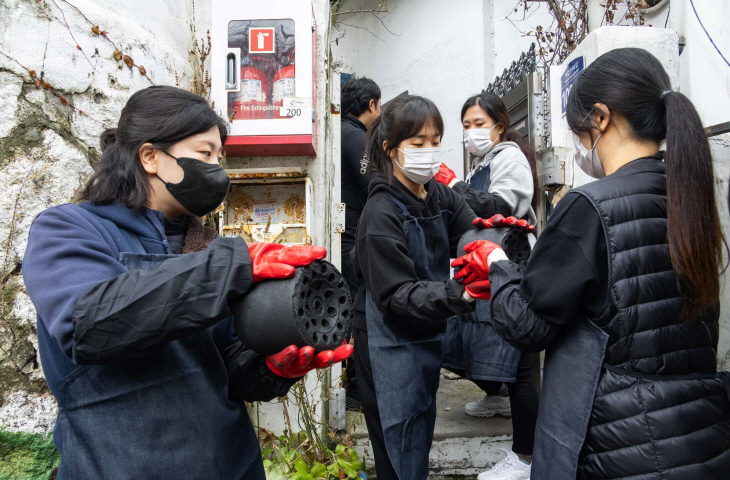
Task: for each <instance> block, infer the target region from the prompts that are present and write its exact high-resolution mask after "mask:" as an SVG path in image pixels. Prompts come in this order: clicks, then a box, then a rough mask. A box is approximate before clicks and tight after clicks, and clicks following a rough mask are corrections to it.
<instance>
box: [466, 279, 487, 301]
mask: <svg viewBox="0 0 730 480" xmlns="http://www.w3.org/2000/svg"><path fill="white" fill-rule="evenodd" d="M466 293H468V294H469V295H470V296H471V297H472V298H476V299H477V300H489V299H490V298H492V286H491V285H490V284H489V280H479V281H476V282H474V283H471V284H469V285H467V286H466Z"/></svg>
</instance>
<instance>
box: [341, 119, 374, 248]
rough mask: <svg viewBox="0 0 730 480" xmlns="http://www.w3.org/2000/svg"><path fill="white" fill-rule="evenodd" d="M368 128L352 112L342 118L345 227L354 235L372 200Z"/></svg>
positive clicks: (342, 178)
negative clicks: (366, 156) (366, 145)
mask: <svg viewBox="0 0 730 480" xmlns="http://www.w3.org/2000/svg"><path fill="white" fill-rule="evenodd" d="M366 131H367V129H366V128H365V125H364V124H363V123H362V122H361V121H360V120H358V119H357V118H355V117H353V116H351V115H345V116H344V117H343V118H342V125H341V133H340V135H341V136H340V143H341V153H342V168H341V170H340V181H341V183H342V203H344V204H345V205H346V206H347V209H346V210H345V230H346V231H347V233H348V234H350V235H352V236H353V237H354V235H355V230H357V221H358V220H359V219H360V215H361V214H362V210H363V208H365V202H367V200H368V184H369V183H370V177H369V176H368V172H367V166H368V161H367V159H366V158H365V144H366V143H367V133H365V132H366Z"/></svg>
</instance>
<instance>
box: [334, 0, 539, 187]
mask: <svg viewBox="0 0 730 480" xmlns="http://www.w3.org/2000/svg"><path fill="white" fill-rule="evenodd" d="M378 3H379V2H378V1H376V0H373V1H370V2H365V3H363V2H362V1H361V0H351V1H346V2H344V3H343V5H342V7H341V9H340V11H342V12H347V11H352V10H363V9H369V8H374V7H375V6H377V4H378ZM515 3H516V2H515ZM445 5H446V4H444V2H443V1H440V0H400V1H389V2H388V3H387V8H388V12H389V13H388V14H387V15H386V14H381V15H380V17H381V20H382V23H381V20H378V19H377V18H375V16H374V15H372V14H369V13H368V14H349V15H338V16H337V24H336V28H337V29H336V30H334V31H333V34H332V35H333V38H334V37H338V36H341V35H343V34H344V36H343V37H342V38H339V39H338V41H337V44H334V45H333V55H334V58H335V61H339V62H342V66H341V71H343V72H347V73H356V74H357V75H358V76H366V77H369V78H372V79H373V80H374V81H375V82H377V83H378V85H380V88H381V90H382V94H383V101H384V102H385V101H387V100H390V99H391V98H393V97H394V96H396V95H398V94H399V93H401V92H403V91H405V90H408V92H409V93H411V94H414V95H422V96H425V97H427V98H429V99H431V100H433V101H434V102H435V103H436V105H437V106H438V108H439V110H440V111H441V115H442V117H443V118H444V124H445V135H444V139H443V150H444V152H443V157H442V159H443V161H444V162H445V163H446V164H447V165H448V166H449V167H450V168H452V169H453V170H454V171H455V172H456V174H457V176H459V177H460V178H463V176H462V175H463V156H462V155H463V154H462V146H461V141H462V134H461V119H460V116H459V115H460V113H461V107H462V105H463V104H464V101H465V100H466V99H467V98H468V97H469V96H471V95H473V94H475V93H479V92H480V91H481V90H482V89H483V88H486V86H487V85H488V84H489V82H491V81H493V80H494V77H495V76H497V75H498V74H501V73H502V70H504V69H505V68H507V67H509V65H510V63H512V61H514V60H517V59H518V58H519V55H520V53H522V52H523V51H525V50H527V49H528V48H529V46H530V43H531V41H532V40H531V39H530V38H528V37H522V36H521V33H520V31H519V30H518V28H521V29H523V30H524V31H528V30H530V29H534V26H535V25H537V24H539V19H541V18H544V15H545V14H546V8H545V7H544V6H542V7H541V6H539V5H538V6H537V7H532V8H531V10H530V13H532V15H531V16H530V17H529V18H527V20H525V21H521V18H522V15H521V13H520V14H519V15H517V14H514V15H511V16H510V19H511V20H512V21H513V22H514V23H515V24H517V25H518V27H515V26H514V25H512V23H510V21H508V20H507V19H506V17H507V16H508V15H509V14H510V12H512V13H514V12H513V8H512V7H513V2H511V1H499V0H494V1H492V0H456V1H451V2H448V6H446V8H445ZM533 12H534V13H533ZM536 22H537V23H536ZM383 24H384V25H383ZM523 25H524V28H523V27H522V26H523ZM388 30H390V32H392V33H390V32H389V31H388Z"/></svg>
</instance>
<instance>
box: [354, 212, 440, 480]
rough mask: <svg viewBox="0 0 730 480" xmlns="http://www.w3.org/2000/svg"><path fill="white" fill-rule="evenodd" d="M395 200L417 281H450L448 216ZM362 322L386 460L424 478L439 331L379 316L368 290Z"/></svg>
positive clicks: (405, 474) (404, 478)
mask: <svg viewBox="0 0 730 480" xmlns="http://www.w3.org/2000/svg"><path fill="white" fill-rule="evenodd" d="M393 200H394V201H395V203H396V204H397V205H398V206H399V207H400V209H401V211H402V214H403V218H404V223H403V227H404V231H405V237H406V246H407V247H408V257H409V258H410V259H411V260H413V263H414V266H415V268H416V274H417V275H418V280H419V281H433V282H442V281H445V280H448V279H449V278H450V273H451V272H450V269H449V218H448V217H449V212H448V211H447V210H441V212H440V213H439V214H438V215H436V216H434V217H427V218H426V217H423V218H416V217H414V216H413V215H411V214H410V213H408V210H407V209H406V207H405V205H403V203H402V202H400V201H398V200H396V199H395V198H393ZM365 318H366V321H367V327H368V342H369V348H368V350H369V351H368V353H369V355H370V363H371V367H372V371H373V380H374V383H375V393H376V397H377V401H378V409H379V410H380V422H381V424H382V426H383V434H384V437H385V447H386V450H387V451H388V457H389V458H390V461H391V463H392V464H393V468H394V469H395V471H396V473H397V474H398V478H400V479H401V480H422V479H425V478H426V477H427V476H428V454H429V450H430V449H431V442H432V441H433V430H434V425H435V423H436V391H437V390H438V386H439V374H440V371H441V338H442V336H443V328H438V329H435V330H432V331H431V332H429V333H427V334H425V335H424V332H423V331H421V330H420V329H419V328H418V326H417V324H416V323H415V322H416V321H415V320H414V319H411V318H403V317H400V316H398V315H395V314H393V313H383V312H381V311H380V310H379V309H378V307H377V306H376V304H375V302H374V301H373V299H372V296H371V294H370V292H369V291H366V305H365Z"/></svg>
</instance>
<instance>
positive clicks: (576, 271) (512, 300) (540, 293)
mask: <svg viewBox="0 0 730 480" xmlns="http://www.w3.org/2000/svg"><path fill="white" fill-rule="evenodd" d="M489 279H490V281H491V285H492V319H493V324H494V328H495V329H496V330H497V332H498V333H499V334H500V335H501V336H502V337H503V338H504V339H505V340H507V341H508V342H509V343H510V344H512V345H513V346H514V347H516V348H518V349H520V350H528V351H540V350H543V349H545V348H546V347H547V346H548V345H549V344H550V343H551V342H552V341H553V339H554V338H555V335H556V334H557V333H558V331H559V330H560V328H561V327H562V326H564V325H567V324H569V323H571V322H573V321H574V320H575V319H576V318H579V317H580V316H584V317H586V316H587V317H588V318H596V317H599V316H600V315H602V314H603V313H604V312H605V309H606V307H607V300H608V256H607V245H606V237H605V235H604V232H603V226H602V224H601V219H600V217H599V216H598V212H597V211H596V209H595V208H594V207H593V206H592V205H591V204H590V202H589V201H588V199H586V198H585V197H583V196H582V195H580V194H579V193H568V194H567V195H566V196H565V198H563V199H562V200H561V201H560V203H558V205H557V207H556V208H555V212H554V213H553V214H552V215H551V217H550V220H549V222H548V225H547V227H546V228H545V230H544V231H543V232H542V234H541V235H540V238H539V239H538V241H537V243H536V244H535V248H534V249H533V251H532V254H531V255H530V260H529V261H528V263H527V266H526V267H525V272H524V276H523V275H522V274H520V272H519V271H518V269H517V266H516V265H515V264H514V263H512V262H509V261H499V262H495V263H493V264H492V265H491V266H490V268H489Z"/></svg>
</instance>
